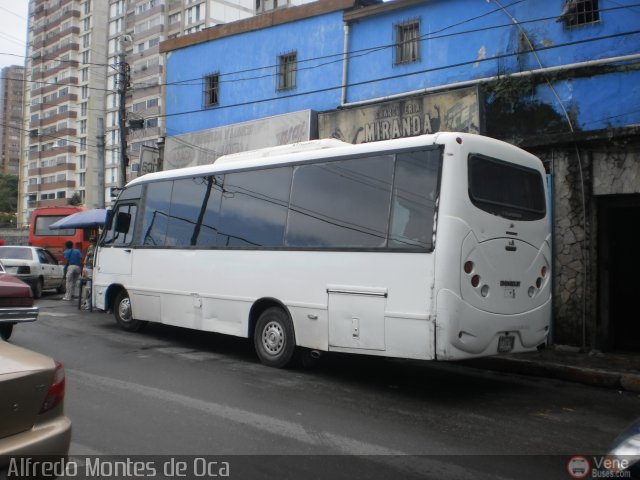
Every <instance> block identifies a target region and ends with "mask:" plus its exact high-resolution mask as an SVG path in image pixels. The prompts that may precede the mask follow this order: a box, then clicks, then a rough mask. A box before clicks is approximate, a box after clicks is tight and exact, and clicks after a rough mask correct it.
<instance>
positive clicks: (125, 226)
mask: <svg viewBox="0 0 640 480" xmlns="http://www.w3.org/2000/svg"><path fill="white" fill-rule="evenodd" d="M130 225H131V215H130V214H129V213H124V212H118V215H116V228H115V231H116V232H117V233H128V232H129V226H130Z"/></svg>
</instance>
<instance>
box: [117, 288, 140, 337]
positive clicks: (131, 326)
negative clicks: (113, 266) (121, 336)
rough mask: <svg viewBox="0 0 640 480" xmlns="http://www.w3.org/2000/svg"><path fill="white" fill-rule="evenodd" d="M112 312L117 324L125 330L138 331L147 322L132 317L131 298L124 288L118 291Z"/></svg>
mask: <svg viewBox="0 0 640 480" xmlns="http://www.w3.org/2000/svg"><path fill="white" fill-rule="evenodd" d="M113 314H114V316H115V317H116V322H117V324H118V326H119V327H120V328H121V329H123V330H126V331H127V332H139V331H140V330H142V328H143V327H144V326H145V325H146V324H147V322H144V321H142V320H134V319H133V313H132V311H131V300H130V299H129V293H128V292H127V291H126V290H122V291H121V292H120V293H118V296H117V297H116V301H115V304H114V305H113Z"/></svg>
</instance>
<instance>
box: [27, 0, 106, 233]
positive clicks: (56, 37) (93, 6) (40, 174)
mask: <svg viewBox="0 0 640 480" xmlns="http://www.w3.org/2000/svg"><path fill="white" fill-rule="evenodd" d="M29 8H30V10H29V12H30V13H29V35H28V47H27V60H26V69H27V72H28V73H27V75H26V79H25V86H26V88H25V100H26V102H25V103H26V110H27V111H26V112H25V115H24V130H25V137H24V148H25V151H24V152H23V156H22V164H21V171H20V179H21V192H23V194H22V195H21V198H20V201H19V218H18V223H19V224H21V225H26V224H28V223H29V218H30V214H31V212H32V211H33V209H34V208H36V207H43V206H53V205H66V204H67V203H69V202H73V203H77V204H85V205H87V206H89V207H95V206H98V205H100V203H101V202H100V190H101V189H100V188H98V187H99V185H100V178H99V175H100V167H101V165H100V163H99V162H98V161H97V158H98V157H99V155H100V152H99V145H98V142H97V141H96V139H97V137H99V136H100V132H101V130H100V129H101V128H102V125H103V121H104V96H105V92H106V71H107V65H106V61H105V60H106V46H105V42H104V38H105V37H106V24H105V22H104V18H105V17H106V15H107V6H106V5H105V4H104V2H92V1H91V0H56V1H52V0H31V3H30V7H29Z"/></svg>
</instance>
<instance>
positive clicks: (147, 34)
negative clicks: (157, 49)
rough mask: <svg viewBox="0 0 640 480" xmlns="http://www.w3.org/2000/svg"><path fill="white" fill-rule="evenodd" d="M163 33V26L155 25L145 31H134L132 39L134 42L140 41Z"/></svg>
mask: <svg viewBox="0 0 640 480" xmlns="http://www.w3.org/2000/svg"><path fill="white" fill-rule="evenodd" d="M162 32H164V25H156V26H155V27H151V28H148V29H147V30H143V31H141V32H140V31H137V30H134V38H135V39H136V41H141V40H143V39H145V38H148V37H153V36H154V35H158V34H160V33H162Z"/></svg>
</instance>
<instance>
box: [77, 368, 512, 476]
mask: <svg viewBox="0 0 640 480" xmlns="http://www.w3.org/2000/svg"><path fill="white" fill-rule="evenodd" d="M67 373H68V374H69V375H70V376H71V377H72V378H73V379H75V380H78V381H80V382H82V383H84V384H85V385H87V386H89V387H97V388H104V389H107V390H112V389H114V388H115V389H120V390H124V391H126V392H129V393H133V394H137V395H140V396H144V397H149V398H152V399H155V400H160V401H165V402H171V403H175V404H178V405H180V406H181V407H185V408H189V409H192V410H195V411H199V412H202V413H205V414H207V415H211V416H214V417H218V418H222V419H224V420H228V421H230V422H234V423H238V424H241V425H245V426H247V427H250V428H253V429H258V430H261V431H263V432H267V433H269V434H273V435H278V436H282V437H285V438H287V439H293V440H296V441H299V442H302V443H305V444H307V445H311V446H315V447H325V448H330V449H332V450H337V451H338V452H339V453H340V454H347V455H360V456H362V455H366V456H367V458H368V459H370V460H371V461H374V462H377V463H382V464H385V465H389V466H393V467H394V468H400V469H403V470H406V471H408V472H414V473H420V474H424V473H428V472H429V473H433V474H434V475H436V474H437V475H438V478H447V479H451V480H457V479H467V478H477V477H476V476H474V475H473V471H470V470H469V469H467V468H465V467H462V466H459V465H456V464H452V463H449V462H444V461H441V460H437V459H434V458H427V457H424V458H423V457H417V456H416V454H409V453H407V452H402V451H400V450H395V449H391V448H387V447H384V446H382V445H376V444H373V443H369V442H363V441H361V440H357V439H354V438H350V437H347V436H344V435H339V434H335V433H331V432H323V431H309V430H307V429H306V428H305V427H304V426H302V425H300V424H298V423H295V422H290V421H288V420H282V419H279V418H275V417H272V416H269V415H264V414H260V413H256V412H251V411H249V410H243V409H241V408H236V407H230V406H228V405H223V404H220V403H216V402H210V401H205V400H200V399H197V398H192V397H188V396H186V395H182V394H179V393H175V392H169V391H166V390H162V389H159V388H155V387H148V386H145V385H140V384H137V383H133V382H128V381H125V380H119V379H115V378H110V377H104V376H101V375H94V374H91V373H86V372H82V371H79V370H75V369H67ZM485 473H486V472H485ZM470 474H472V476H470ZM443 475H444V476H443ZM492 478H494V479H495V480H506V479H504V477H500V476H493V477H492Z"/></svg>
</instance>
